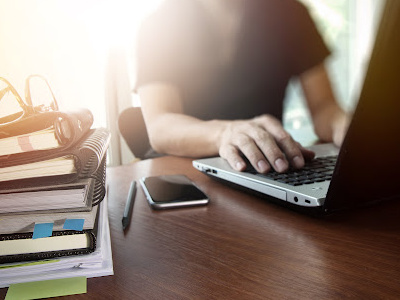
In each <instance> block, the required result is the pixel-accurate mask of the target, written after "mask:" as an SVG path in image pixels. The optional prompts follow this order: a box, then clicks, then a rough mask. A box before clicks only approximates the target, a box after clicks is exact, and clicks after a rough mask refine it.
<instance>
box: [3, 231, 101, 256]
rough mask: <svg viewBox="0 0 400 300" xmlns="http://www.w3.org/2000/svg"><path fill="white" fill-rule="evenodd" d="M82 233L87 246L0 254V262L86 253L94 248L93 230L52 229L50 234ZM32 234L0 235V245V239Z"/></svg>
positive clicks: (23, 237) (26, 236) (29, 236)
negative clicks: (87, 242) (86, 238)
mask: <svg viewBox="0 0 400 300" xmlns="http://www.w3.org/2000/svg"><path fill="white" fill-rule="evenodd" d="M82 233H85V234H86V235H87V237H88V240H89V246H88V247H87V248H84V249H69V250H59V251H46V252H38V253H24V254H16V255H5V256H0V263H11V262H21V261H31V260H41V259H51V258H57V257H62V256H70V255H82V254H87V253H91V252H93V251H94V250H95V248H96V236H95V233H94V231H92V230H85V231H53V235H52V236H60V235H72V234H82ZM32 235H33V233H18V234H9V235H0V245H1V241H4V240H13V239H31V238H32Z"/></svg>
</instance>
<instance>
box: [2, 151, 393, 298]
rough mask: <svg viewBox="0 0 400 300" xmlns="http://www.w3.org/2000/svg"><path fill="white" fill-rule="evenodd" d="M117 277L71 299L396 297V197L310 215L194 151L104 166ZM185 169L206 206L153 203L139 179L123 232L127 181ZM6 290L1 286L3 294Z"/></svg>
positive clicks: (99, 280) (93, 280) (98, 282)
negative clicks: (232, 180) (241, 184)
mask: <svg viewBox="0 0 400 300" xmlns="http://www.w3.org/2000/svg"><path fill="white" fill-rule="evenodd" d="M107 172H108V173H107V174H108V175H107V176H108V179H107V180H108V183H109V217H110V227H111V240H112V249H113V259H114V272H115V275H114V276H108V277H103V278H91V279H89V280H88V293H87V294H85V295H77V296H69V297H66V298H63V299H67V298H71V299H72V298H76V299H344V298H354V299H378V298H379V299H382V298H385V299H398V298H399V297H400V201H399V202H392V203H387V204H383V205H379V206H376V207H373V208H370V209H363V210H361V211H358V212H352V213H346V214H340V215H337V216H335V217H333V218H330V219H315V218H312V217H308V216H304V215H301V214H299V213H295V212H292V211H289V210H287V209H285V208H281V207H279V206H276V205H274V204H271V203H269V202H267V201H265V200H263V199H259V198H256V197H254V196H251V195H247V194H245V193H243V192H240V191H236V190H233V189H231V188H228V187H226V186H224V185H223V184H221V183H219V182H216V181H213V180H212V179H210V178H208V177H207V176H205V175H203V174H202V173H200V172H198V171H197V170H195V169H194V168H193V167H192V166H191V160H189V159H182V158H176V157H163V158H158V159H154V160H147V161H141V162H138V163H135V164H133V165H129V166H121V167H115V168H109V169H108V171H107ZM177 173H184V174H186V175H188V176H189V177H190V178H191V179H192V180H193V181H195V182H196V183H197V184H198V185H199V186H200V187H201V188H202V189H203V190H204V191H205V192H206V193H207V194H208V195H209V197H210V199H211V202H210V204H209V205H208V206H207V207H200V208H199V207H198V208H185V209H175V210H169V211H152V210H151V209H150V207H149V206H148V204H147V202H146V200H145V197H144V195H143V192H142V190H141V189H140V188H139V189H138V192H137V195H136V201H135V204H134V207H133V213H132V223H131V225H130V228H129V230H128V231H127V232H126V234H124V233H123V231H122V224H121V218H122V214H123V210H124V204H125V200H126V196H127V193H128V189H129V185H130V181H131V180H132V179H135V180H138V179H139V178H140V177H142V176H148V175H160V174H177ZM5 293H6V289H2V290H0V296H3V297H4V295H5Z"/></svg>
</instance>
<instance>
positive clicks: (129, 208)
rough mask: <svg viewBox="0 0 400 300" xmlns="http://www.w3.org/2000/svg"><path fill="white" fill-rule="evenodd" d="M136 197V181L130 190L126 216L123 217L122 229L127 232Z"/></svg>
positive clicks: (126, 204)
mask: <svg viewBox="0 0 400 300" xmlns="http://www.w3.org/2000/svg"><path fill="white" fill-rule="evenodd" d="M135 195H136V181H132V183H131V187H130V188H129V194H128V198H127V199H126V203H125V210H124V216H123V217H122V227H123V229H124V230H125V229H126V228H127V227H128V226H129V223H130V222H131V215H132V206H133V202H134V200H135Z"/></svg>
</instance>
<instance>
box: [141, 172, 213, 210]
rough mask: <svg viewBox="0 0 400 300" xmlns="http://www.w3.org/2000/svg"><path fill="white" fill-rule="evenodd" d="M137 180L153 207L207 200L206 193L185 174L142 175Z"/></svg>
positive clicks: (200, 203)
mask: <svg viewBox="0 0 400 300" xmlns="http://www.w3.org/2000/svg"><path fill="white" fill-rule="evenodd" d="M139 182H140V184H141V186H142V188H143V191H144V193H145V195H146V198H147V201H148V202H149V204H150V206H151V207H152V208H154V209H166V208H176V207H188V206H197V205H206V204H208V202H209V199H208V197H207V196H206V194H204V193H203V192H202V191H201V190H200V189H199V188H198V187H197V186H196V185H195V184H194V183H193V182H192V181H191V180H190V179H189V178H188V177H187V176H186V175H181V174H177V175H162V176H151V177H143V178H142V179H140V181H139Z"/></svg>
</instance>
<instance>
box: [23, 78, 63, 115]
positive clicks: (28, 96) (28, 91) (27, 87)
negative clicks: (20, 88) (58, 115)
mask: <svg viewBox="0 0 400 300" xmlns="http://www.w3.org/2000/svg"><path fill="white" fill-rule="evenodd" d="M32 77H38V78H40V79H42V80H43V81H44V82H45V83H46V85H47V87H48V88H49V90H50V93H51V96H52V97H53V104H54V107H53V110H58V103H57V100H56V97H55V96H54V93H53V90H52V89H51V87H50V84H49V82H48V81H47V79H46V78H44V77H43V76H41V75H38V74H33V75H29V76H28V78H26V80H25V99H26V102H27V103H28V105H29V106H30V107H33V104H32V98H31V88H30V80H31V78H32Z"/></svg>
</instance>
